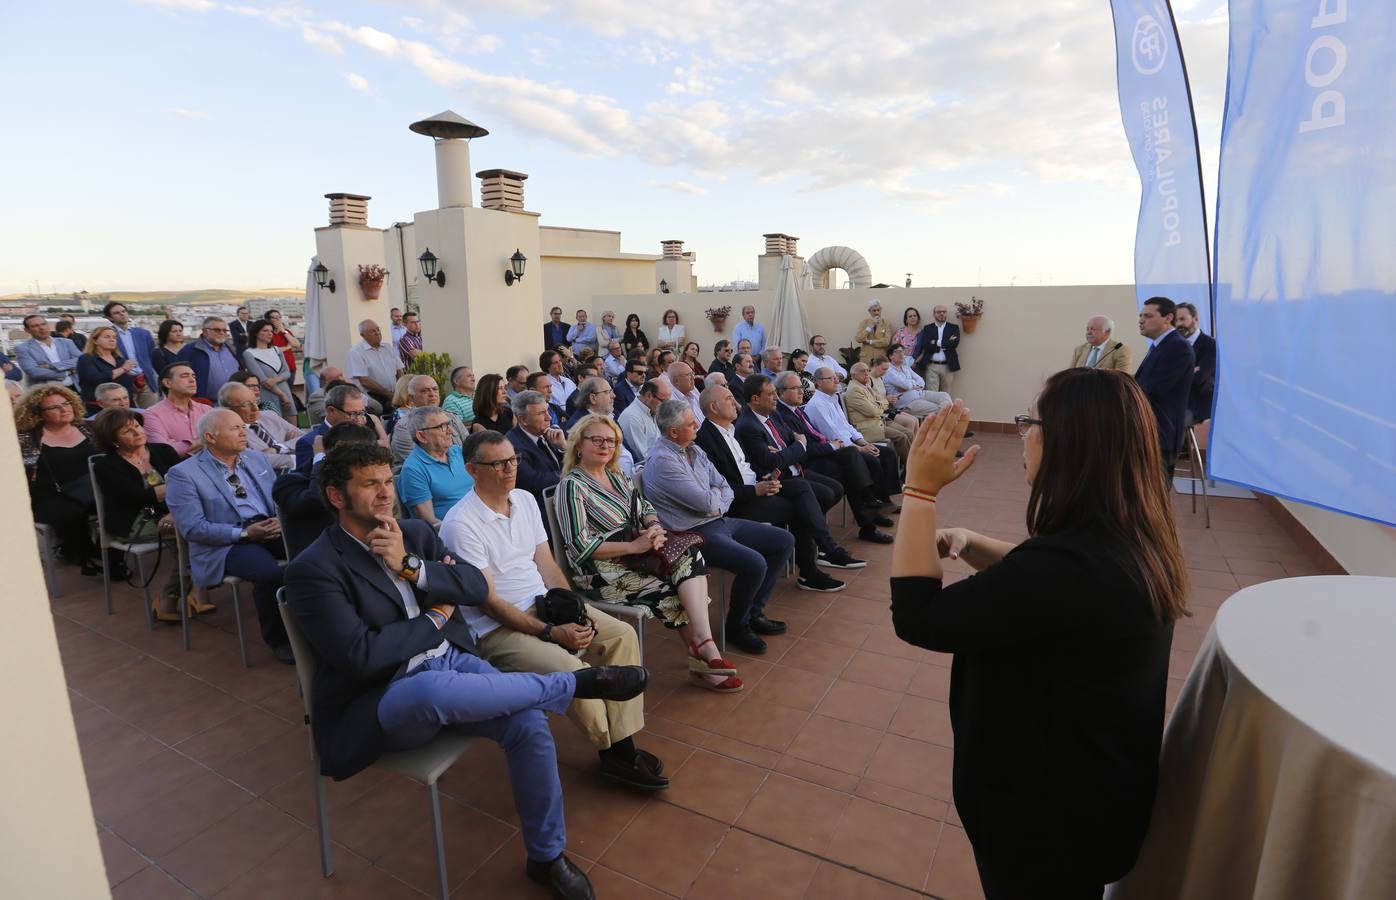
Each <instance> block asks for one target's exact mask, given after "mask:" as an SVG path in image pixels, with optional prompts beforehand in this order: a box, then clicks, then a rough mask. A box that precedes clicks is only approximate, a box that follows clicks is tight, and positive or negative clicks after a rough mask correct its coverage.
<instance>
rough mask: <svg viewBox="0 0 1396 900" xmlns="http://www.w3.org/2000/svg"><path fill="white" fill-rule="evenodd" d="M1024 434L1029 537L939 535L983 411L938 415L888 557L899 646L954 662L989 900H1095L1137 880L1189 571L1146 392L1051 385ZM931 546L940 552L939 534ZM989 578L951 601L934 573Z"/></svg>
mask: <svg viewBox="0 0 1396 900" xmlns="http://www.w3.org/2000/svg"><path fill="white" fill-rule="evenodd" d="M1034 406H1035V409H1034V410H1033V411H1032V412H1031V413H1030V415H1026V416H1018V417H1017V419H1016V422H1017V425H1018V431H1019V433H1020V434H1021V435H1022V437H1023V466H1024V468H1025V469H1026V470H1027V477H1028V482H1029V484H1030V485H1031V486H1032V488H1031V493H1030V494H1029V496H1028V508H1027V530H1028V534H1029V535H1030V536H1029V538H1028V539H1027V540H1026V541H1024V542H1023V543H1021V544H1018V545H1017V546H1014V545H1013V544H1011V543H1008V542H1006V541H999V540H994V539H993V538H988V537H985V536H984V535H981V534H977V533H975V532H972V531H968V530H966V529H963V528H949V529H943V530H940V531H937V530H936V529H937V522H936V504H935V498H936V495H937V494H938V493H939V492H940V491H941V490H942V489H944V488H945V487H946V486H947V485H949V484H950V483H951V482H952V481H954V480H955V479H957V478H959V477H960V476H961V475H963V474H964V473H965V471H966V470H968V469H969V468H970V466H972V465H973V464H974V461H975V459H976V457H977V455H978V452H979V448H978V447H977V446H976V447H971V448H970V449H969V450H968V451H966V452H965V454H964V458H963V459H961V460H958V461H957V460H956V458H955V451H956V449H957V448H958V447H959V445H960V442H961V440H962V439H963V438H964V434H965V429H966V427H967V426H968V425H969V419H970V417H969V410H967V409H965V407H964V404H963V403H962V402H961V401H959V400H956V401H955V402H954V403H953V404H951V405H950V406H947V407H945V408H944V409H942V410H941V411H940V412H938V413H936V414H935V415H934V416H932V417H930V418H927V419H926V421H925V422H924V423H923V424H922V426H921V428H920V429H919V430H918V431H917V434H916V438H915V440H914V441H913V443H912V447H911V452H910V455H909V458H908V460H907V478H906V487H905V489H904V491H903V494H902V504H903V505H902V527H900V528H898V529H897V538H896V543H895V545H894V546H893V548H892V583H891V588H892V624H893V627H894V628H895V629H896V632H897V635H898V637H900V638H901V639H902V640H904V641H907V642H908V643H911V644H915V645H916V646H918V647H924V648H926V649H928V650H936V651H940V652H943V653H953V654H954V655H955V658H954V662H953V663H952V665H951V669H950V723H951V726H952V727H953V728H954V732H955V761H954V794H955V808H956V811H957V812H958V813H959V815H960V819H961V820H962V821H963V822H964V827H965V833H966V835H967V836H968V837H969V839H970V843H971V844H972V845H973V847H974V857H975V863H976V864H977V866H978V868H979V878H980V881H981V882H982V883H983V886H984V893H985V896H986V897H987V898H988V900H996V898H1018V897H1046V896H1051V897H1100V896H1101V895H1102V893H1103V891H1104V886H1105V885H1106V884H1109V883H1110V882H1113V881H1116V880H1118V879H1119V878H1121V877H1122V876H1123V875H1124V874H1125V873H1126V872H1128V871H1129V870H1130V868H1131V867H1132V866H1133V865H1134V861H1135V857H1136V856H1137V855H1138V852H1139V847H1140V844H1141V843H1142V842H1143V840H1144V832H1145V830H1146V829H1147V827H1148V824H1149V816H1150V812H1151V809H1152V806H1153V802H1154V792H1155V787H1156V784H1157V781H1158V755H1159V747H1160V744H1161V742H1162V738H1163V717H1164V716H1163V713H1164V689H1165V687H1166V684H1167V679H1168V654H1169V649H1170V646H1171V644H1172V640H1173V623H1174V622H1175V621H1177V620H1178V619H1179V618H1181V617H1182V616H1186V615H1189V614H1190V613H1189V612H1188V609H1187V594H1188V583H1187V566H1186V563H1185V562H1184V560H1183V553H1182V548H1181V546H1180V544H1179V540H1178V533H1177V530H1176V527H1175V525H1174V522H1173V511H1172V507H1171V506H1170V504H1169V499H1168V486H1167V485H1166V484H1165V482H1164V480H1163V479H1162V478H1160V477H1159V472H1160V471H1162V468H1163V462H1162V460H1161V459H1160V456H1159V440H1158V428H1157V425H1156V424H1155V422H1154V416H1153V413H1152V411H1151V409H1150V407H1149V402H1148V400H1147V399H1146V398H1145V396H1144V392H1143V391H1142V390H1140V388H1139V386H1138V385H1137V384H1135V382H1134V379H1133V378H1131V377H1129V376H1128V375H1126V374H1124V373H1122V372H1117V371H1106V370H1102V369H1067V370H1065V371H1063V372H1058V373H1057V374H1056V375H1053V376H1052V377H1051V378H1049V379H1048V380H1047V384H1046V386H1045V387H1044V388H1043V390H1042V393H1041V394H1040V395H1039V396H1038V398H1037V402H1036V403H1035V404H1034ZM932 535H934V537H932ZM942 556H948V557H950V558H951V559H963V560H964V561H965V562H967V563H968V564H969V565H970V566H971V567H973V568H974V569H976V570H977V572H978V574H975V575H971V576H970V577H968V578H965V579H963V580H961V581H957V582H956V583H954V584H952V585H949V586H945V585H944V584H943V583H942V579H943V572H942V570H941V564H940V557H942Z"/></svg>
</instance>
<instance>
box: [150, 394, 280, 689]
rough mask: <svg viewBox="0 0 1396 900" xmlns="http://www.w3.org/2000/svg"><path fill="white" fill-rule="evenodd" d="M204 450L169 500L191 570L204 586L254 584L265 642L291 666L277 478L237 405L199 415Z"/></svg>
mask: <svg viewBox="0 0 1396 900" xmlns="http://www.w3.org/2000/svg"><path fill="white" fill-rule="evenodd" d="M198 434H199V436H200V437H202V439H203V445H204V446H203V450H202V451H200V452H199V453H196V454H194V455H193V456H191V457H190V458H189V459H186V460H185V461H184V462H182V463H180V464H179V465H177V466H175V467H174V468H172V469H170V471H169V472H168V473H167V474H166V475H165V482H166V484H167V485H168V487H167V488H166V494H165V502H166V503H167V504H168V505H169V507H170V513H171V514H172V515H173V516H174V521H175V527H176V528H178V529H179V533H180V534H181V535H183V537H184V540H185V541H187V542H188V544H189V572H190V574H191V576H192V577H193V580H194V584H195V586H197V587H214V586H216V585H218V584H221V583H222V582H223V578H224V577H225V576H227V575H236V576H237V577H238V578H242V579H244V580H246V581H250V582H252V596H253V599H254V600H255V601H256V605H257V619H258V621H260V623H261V626H262V639H263V640H265V641H266V642H267V644H268V645H269V646H270V647H271V648H272V650H273V651H274V652H275V653H276V658H277V659H278V660H280V661H281V662H283V663H286V664H288V665H289V664H291V663H294V662H295V659H294V658H293V657H292V655H291V646H290V643H289V642H288V641H287V639H286V628H285V626H284V625H282V622H281V613H280V612H279V611H278V610H277V608H276V592H277V590H278V589H279V588H280V587H281V576H282V570H281V566H280V564H279V562H278V560H282V559H285V558H286V552H285V549H284V548H283V547H282V545H281V523H280V522H279V521H278V520H277V518H276V503H275V501H274V500H273V499H272V485H273V484H274V483H275V482H276V475H275V474H274V473H273V472H272V468H271V463H270V462H268V461H267V459H266V457H265V456H263V455H262V454H261V453H255V452H254V453H248V452H246V450H247V427H246V426H245V425H244V424H243V421H242V419H241V418H240V417H239V416H238V414H237V413H235V412H233V411H232V410H230V409H222V408H218V409H213V410H210V411H209V412H207V413H204V415H203V417H202V418H200V419H199V425H198Z"/></svg>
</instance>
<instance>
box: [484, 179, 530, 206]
mask: <svg viewBox="0 0 1396 900" xmlns="http://www.w3.org/2000/svg"><path fill="white" fill-rule="evenodd" d="M475 177H476V178H479V179H480V205H481V206H483V207H484V208H485V209H502V210H505V211H506V212H512V211H519V212H522V211H523V208H524V185H523V183H524V182H525V181H527V180H528V176H527V175H525V174H524V173H522V172H511V171H509V170H508V169H486V170H484V171H483V172H476V173H475Z"/></svg>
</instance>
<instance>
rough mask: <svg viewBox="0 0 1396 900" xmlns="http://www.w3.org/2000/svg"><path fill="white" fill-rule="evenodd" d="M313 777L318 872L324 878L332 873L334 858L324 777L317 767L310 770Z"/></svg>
mask: <svg viewBox="0 0 1396 900" xmlns="http://www.w3.org/2000/svg"><path fill="white" fill-rule="evenodd" d="M311 777H312V778H314V779H315V823H316V826H317V827H318V828H319V831H320V873H321V874H322V875H324V876H325V877H326V878H329V877H330V876H331V875H333V874H334V859H333V857H332V856H331V855H330V854H331V850H330V814H329V811H328V810H326V809H325V779H324V777H323V776H322V775H321V774H320V770H319V767H318V766H316V768H314V769H312V770H311Z"/></svg>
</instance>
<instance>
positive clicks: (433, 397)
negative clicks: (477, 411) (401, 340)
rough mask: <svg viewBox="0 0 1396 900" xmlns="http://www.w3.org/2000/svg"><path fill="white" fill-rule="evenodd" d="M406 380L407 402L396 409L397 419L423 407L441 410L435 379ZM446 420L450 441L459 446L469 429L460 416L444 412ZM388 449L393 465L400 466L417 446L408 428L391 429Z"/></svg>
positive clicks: (439, 390)
mask: <svg viewBox="0 0 1396 900" xmlns="http://www.w3.org/2000/svg"><path fill="white" fill-rule="evenodd" d="M403 377H404V378H406V379H407V391H406V399H407V402H406V403H405V404H403V406H401V407H400V408H399V409H398V419H399V420H400V421H401V420H405V419H406V418H407V414H408V412H410V411H411V410H413V409H419V408H421V407H424V406H431V407H435V408H437V409H441V387H440V386H439V385H438V384H437V383H436V379H435V378H433V377H431V376H430V375H404V376H403ZM441 411H442V412H443V413H445V415H446V417H447V420H448V421H449V422H450V425H451V429H450V436H451V439H452V440H453V441H454V442H455V443H457V444H459V443H461V442H462V441H464V440H465V437H466V435H468V434H469V433H470V428H469V426H467V425H466V424H465V423H464V422H462V421H461V419H460V416H458V415H456V414H455V413H451V412H446V411H445V410H444V409H442V410H441ZM388 446H389V449H391V450H392V451H393V465H394V466H401V465H402V464H403V463H404V462H405V461H406V460H407V457H408V456H409V455H410V454H411V453H412V449H413V448H414V447H415V446H417V440H416V436H415V435H414V434H413V433H412V430H411V429H410V428H407V429H403V428H397V427H394V428H393V434H392V437H391V438H390V439H389V442H388ZM462 471H464V470H462Z"/></svg>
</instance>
